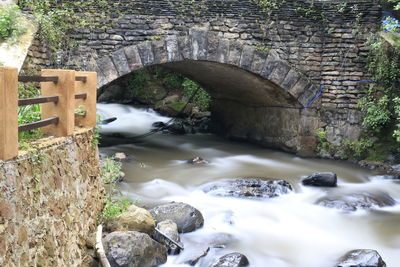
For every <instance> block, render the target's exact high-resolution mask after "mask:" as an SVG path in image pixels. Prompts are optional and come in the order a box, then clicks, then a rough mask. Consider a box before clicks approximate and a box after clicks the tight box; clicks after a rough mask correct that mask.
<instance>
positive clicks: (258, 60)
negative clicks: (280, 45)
mask: <svg viewBox="0 0 400 267" xmlns="http://www.w3.org/2000/svg"><path fill="white" fill-rule="evenodd" d="M267 57H268V54H266V53H265V52H263V51H258V50H255V51H254V56H253V62H252V64H251V67H250V71H251V72H253V73H255V74H260V73H261V71H262V70H263V68H264V65H265V61H266V59H267Z"/></svg>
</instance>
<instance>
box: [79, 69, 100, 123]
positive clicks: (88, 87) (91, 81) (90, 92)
mask: <svg viewBox="0 0 400 267" xmlns="http://www.w3.org/2000/svg"><path fill="white" fill-rule="evenodd" d="M75 75H76V76H83V77H86V81H85V82H82V81H76V82H75V93H76V94H86V99H76V102H75V108H79V107H80V106H81V105H82V106H83V107H84V108H85V111H86V114H85V116H83V117H81V116H77V117H76V119H75V125H77V126H80V127H95V126H96V100H97V96H96V93H97V88H96V86H97V73H96V72H86V71H77V72H76V73H75Z"/></svg>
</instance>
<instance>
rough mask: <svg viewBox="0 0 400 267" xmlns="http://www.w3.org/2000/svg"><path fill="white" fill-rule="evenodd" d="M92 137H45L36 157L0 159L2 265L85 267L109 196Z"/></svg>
mask: <svg viewBox="0 0 400 267" xmlns="http://www.w3.org/2000/svg"><path fill="white" fill-rule="evenodd" d="M92 135H93V132H92V131H91V130H80V131H79V132H77V133H76V134H74V135H73V136H71V137H67V138H51V139H44V141H42V142H40V143H38V146H39V150H38V152H35V154H34V155H33V156H28V155H27V153H22V154H21V153H20V156H19V157H18V158H16V159H15V160H13V161H8V162H0V265H1V266H7V267H8V266H18V267H19V266H43V267H44V266H52V267H53V266H84V264H83V262H84V261H85V260H87V259H88V255H87V253H86V252H85V244H86V239H88V237H89V234H90V233H93V232H94V231H95V227H96V219H97V215H98V214H99V212H100V211H101V209H102V199H103V189H102V184H101V181H100V178H99V166H98V151H97V148H96V147H94V146H92V145H91V140H92V138H93V136H92Z"/></svg>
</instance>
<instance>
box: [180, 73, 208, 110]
mask: <svg viewBox="0 0 400 267" xmlns="http://www.w3.org/2000/svg"><path fill="white" fill-rule="evenodd" d="M182 86H183V90H184V91H185V93H186V95H188V96H190V97H193V98H192V101H193V102H194V103H195V104H196V105H197V106H198V107H199V108H200V109H201V110H208V108H209V106H210V102H211V97H210V95H209V94H208V93H207V92H206V91H205V90H204V89H203V88H202V87H201V86H200V85H199V84H197V83H196V82H194V81H192V80H189V79H187V78H185V80H184V81H183V84H182Z"/></svg>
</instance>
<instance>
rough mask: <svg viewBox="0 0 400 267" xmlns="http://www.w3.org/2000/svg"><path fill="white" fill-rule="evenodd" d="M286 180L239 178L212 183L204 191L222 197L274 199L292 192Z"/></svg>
mask: <svg viewBox="0 0 400 267" xmlns="http://www.w3.org/2000/svg"><path fill="white" fill-rule="evenodd" d="M292 190H293V189H292V186H291V185H290V184H289V183H288V182H286V181H284V180H263V179H260V178H237V179H226V180H222V181H218V182H212V183H210V184H208V185H206V186H205V187H204V188H203V191H204V192H206V193H209V194H211V195H215V196H221V197H244V198H272V197H277V196H280V195H283V194H288V193H290V192H291V191H292Z"/></svg>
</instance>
